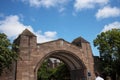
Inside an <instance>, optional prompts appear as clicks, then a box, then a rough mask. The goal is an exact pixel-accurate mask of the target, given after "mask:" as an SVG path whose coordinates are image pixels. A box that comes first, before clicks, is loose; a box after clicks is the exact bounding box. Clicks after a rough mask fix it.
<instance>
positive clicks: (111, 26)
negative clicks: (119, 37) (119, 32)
mask: <svg viewBox="0 0 120 80" xmlns="http://www.w3.org/2000/svg"><path fill="white" fill-rule="evenodd" d="M114 28H115V29H120V22H117V21H116V22H113V23H110V24H108V25H105V26H104V28H103V30H102V31H101V32H106V31H108V30H111V29H114Z"/></svg>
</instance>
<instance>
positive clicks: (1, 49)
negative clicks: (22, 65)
mask: <svg viewBox="0 0 120 80" xmlns="http://www.w3.org/2000/svg"><path fill="white" fill-rule="evenodd" d="M13 46H15V45H13V44H11V43H10V41H9V40H8V39H7V36H6V35H5V34H4V33H0V75H1V74H2V72H3V70H4V69H10V65H11V64H12V62H13V61H14V60H16V59H17V57H18V55H17V54H16V52H15V51H13V49H12V47H13Z"/></svg>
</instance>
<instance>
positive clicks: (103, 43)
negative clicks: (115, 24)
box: [93, 29, 120, 77]
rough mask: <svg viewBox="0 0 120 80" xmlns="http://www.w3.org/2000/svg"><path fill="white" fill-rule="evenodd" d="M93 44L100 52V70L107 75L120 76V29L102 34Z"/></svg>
mask: <svg viewBox="0 0 120 80" xmlns="http://www.w3.org/2000/svg"><path fill="white" fill-rule="evenodd" d="M93 42H94V46H95V47H97V49H98V50H99V52H100V58H101V59H102V66H101V67H102V70H103V71H105V73H106V74H107V75H112V76H113V75H114V74H117V75H119V76H120V69H119V68H120V64H119V63H120V29H112V30H109V31H106V32H102V33H101V34H99V35H97V38H96V39H95V40H94V41H93ZM114 77H115V76H114Z"/></svg>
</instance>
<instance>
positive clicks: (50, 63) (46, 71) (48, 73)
mask: <svg viewBox="0 0 120 80" xmlns="http://www.w3.org/2000/svg"><path fill="white" fill-rule="evenodd" d="M37 80H71V79H70V69H69V67H68V65H67V64H65V63H64V62H63V61H61V60H60V59H57V58H47V59H45V60H44V61H43V63H42V65H41V66H40V68H39V69H38V72H37Z"/></svg>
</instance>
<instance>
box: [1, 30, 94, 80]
mask: <svg viewBox="0 0 120 80" xmlns="http://www.w3.org/2000/svg"><path fill="white" fill-rule="evenodd" d="M14 43H15V44H17V45H18V46H19V48H18V49H16V51H17V53H18V54H19V57H20V59H18V60H17V63H16V64H14V68H13V69H14V70H13V71H12V72H13V73H14V74H13V73H11V74H9V75H7V74H6V77H3V78H1V77H0V79H4V80H37V78H36V74H37V70H38V68H39V67H40V65H41V64H42V62H43V60H44V59H46V58H47V57H56V58H59V59H61V60H63V61H64V62H65V63H66V64H67V65H68V66H69V68H70V74H71V75H72V76H71V79H72V80H81V79H82V77H85V78H86V80H94V78H95V75H94V61H93V54H92V50H91V47H90V44H89V42H88V41H86V40H85V39H83V38H82V37H79V38H77V39H75V40H74V41H73V42H72V43H69V42H67V41H65V40H64V39H58V40H54V41H49V42H46V43H41V44H39V43H37V37H36V35H34V34H33V33H32V32H30V31H29V30H27V29H25V30H24V31H23V32H22V33H21V34H20V35H19V37H18V38H17V39H15V40H14ZM88 72H89V73H91V76H88Z"/></svg>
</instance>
